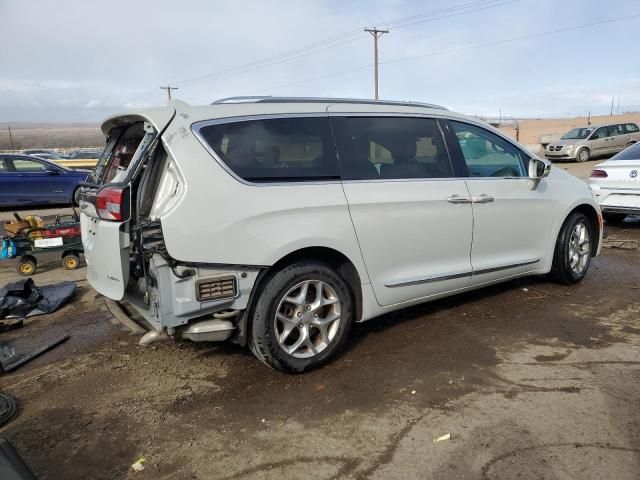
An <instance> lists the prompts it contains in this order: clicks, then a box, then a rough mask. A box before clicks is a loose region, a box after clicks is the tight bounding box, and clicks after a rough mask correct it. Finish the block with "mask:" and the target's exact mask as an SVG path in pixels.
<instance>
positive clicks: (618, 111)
mask: <svg viewBox="0 0 640 480" xmlns="http://www.w3.org/2000/svg"><path fill="white" fill-rule="evenodd" d="M616 115H620V95H618V106H617V107H616Z"/></svg>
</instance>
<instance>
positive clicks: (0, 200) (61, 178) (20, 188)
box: [0, 154, 89, 207]
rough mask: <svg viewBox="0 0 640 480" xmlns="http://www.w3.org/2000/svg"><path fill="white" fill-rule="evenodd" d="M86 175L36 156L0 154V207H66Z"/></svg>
mask: <svg viewBox="0 0 640 480" xmlns="http://www.w3.org/2000/svg"><path fill="white" fill-rule="evenodd" d="M88 174H89V172H88V171H87V170H70V169H68V168H64V167H61V166H59V165H56V164H55V163H53V162H49V161H47V160H44V159H42V158H38V157H32V156H29V155H18V154H0V207H10V206H11V207H13V206H20V205H47V204H63V203H68V204H70V203H71V202H72V201H73V195H74V193H75V190H76V188H77V187H78V184H79V183H81V182H83V181H84V180H85V179H86V178H87V175H88Z"/></svg>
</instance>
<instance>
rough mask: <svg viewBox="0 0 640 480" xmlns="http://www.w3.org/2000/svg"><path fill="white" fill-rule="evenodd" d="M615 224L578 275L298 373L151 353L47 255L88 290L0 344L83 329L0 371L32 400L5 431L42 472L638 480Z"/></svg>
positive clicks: (212, 353) (433, 315) (368, 327)
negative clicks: (580, 278)
mask: <svg viewBox="0 0 640 480" xmlns="http://www.w3.org/2000/svg"><path fill="white" fill-rule="evenodd" d="M607 231H608V238H607V239H606V248H604V249H603V252H602V256H600V257H598V258H596V259H594V261H593V264H592V267H591V270H590V272H589V274H588V276H587V278H586V280H585V281H584V282H583V283H581V284H579V285H575V286H570V287H567V286H560V285H555V284H552V283H549V282H547V281H546V280H545V279H544V278H529V279H524V280H518V281H512V282H510V283H506V284H504V285H500V286H496V287H492V288H486V289H483V290H480V291H476V292H473V293H469V294H465V295H461V296H457V297H453V298H449V299H445V300H441V301H436V302H433V303H430V304H425V305H422V306H419V307H415V308H410V309H407V310H403V311H400V312H396V313H394V314H391V315H387V316H385V317H382V318H379V319H377V320H373V321H370V322H367V323H365V324H359V325H357V326H356V327H355V328H354V331H353V335H352V338H351V341H350V342H349V344H348V347H347V349H346V351H345V352H344V354H343V355H342V356H341V357H340V358H339V359H338V360H337V361H335V362H334V363H332V364H330V365H328V366H327V367H325V368H323V369H321V370H318V371H315V372H311V373H309V374H305V375H296V376H290V375H284V374H281V373H278V372H276V371H273V370H270V369H269V368H267V367H266V366H264V365H263V364H261V363H260V362H259V361H257V360H256V359H255V358H254V357H252V356H251V354H250V353H249V352H248V350H245V349H242V348H239V347H236V346H233V345H227V344H208V345H207V344H204V345H203V344H193V343H188V342H184V343H166V344H157V346H154V347H152V348H142V347H139V346H138V345H137V340H138V338H137V337H136V336H133V335H130V334H129V333H128V332H127V331H125V330H123V329H122V328H121V327H120V326H119V325H118V324H114V323H112V320H111V316H110V315H109V313H108V312H107V311H106V309H105V308H104V304H103V299H102V298H101V297H100V296H99V295H97V294H96V293H95V292H94V291H93V290H92V289H91V288H90V287H89V286H88V284H87V283H86V281H84V280H83V274H84V272H83V270H82V269H80V270H78V271H75V272H65V271H64V270H62V269H60V268H59V267H58V265H57V260H56V259H53V260H52V261H51V262H49V263H46V264H43V265H42V266H41V270H40V272H39V273H37V274H36V275H35V277H34V279H35V280H36V282H38V283H41V284H45V283H51V282H54V281H59V280H61V279H71V280H76V281H77V284H78V287H79V290H78V294H77V296H76V297H75V299H74V300H73V301H72V302H71V303H70V304H68V305H67V306H65V307H64V308H63V309H61V310H60V311H58V312H56V313H55V314H52V315H50V316H46V317H45V316H41V317H33V318H32V319H30V320H28V321H27V323H26V325H25V326H24V327H23V328H22V329H19V330H15V331H13V332H8V333H2V334H0V340H4V341H7V340H12V341H14V342H15V344H16V346H17V347H19V348H34V347H35V346H37V345H40V344H42V343H44V342H45V341H47V340H50V339H52V338H54V337H56V336H57V335H59V334H62V333H64V332H66V331H69V332H70V333H71V335H72V337H71V339H70V340H69V341H68V342H66V343H65V344H63V345H61V346H60V347H58V348H57V349H55V350H53V351H51V352H49V353H47V354H45V355H44V356H42V357H40V358H39V359H37V360H35V361H33V362H32V363H30V364H29V365H27V366H25V367H23V368H21V369H19V370H17V371H16V372H14V373H11V374H5V375H2V376H0V385H1V389H2V390H3V391H6V392H8V393H10V394H11V395H13V396H15V397H16V398H17V399H18V401H19V405H20V407H19V413H18V416H17V417H16V418H15V419H14V420H13V421H11V422H10V423H9V424H8V425H6V426H5V427H3V428H2V429H0V433H1V434H3V435H7V436H8V437H9V438H10V439H11V440H12V442H13V443H14V445H15V446H16V447H17V448H18V449H19V451H20V452H21V453H22V455H23V457H24V458H25V460H26V462H27V463H28V464H29V465H30V466H31V467H32V468H33V470H34V472H35V473H36V475H37V476H38V478H40V479H67V480H71V479H120V478H122V479H128V478H138V479H145V478H148V479H183V478H185V479H214V478H215V479H299V478H314V479H330V478H345V479H365V478H366V479H369V478H371V479H387V478H406V479H413V478H436V479H452V478H474V479H475V478H483V479H513V478H525V479H528V478H532V479H533V478H535V479H539V478H546V479H569V478H581V479H601V478H616V479H632V478H633V479H635V478H638V475H639V473H638V472H640V303H639V302H638V297H639V295H640V268H639V267H640V250H638V249H637V247H638V242H640V220H638V219H636V220H635V221H632V222H627V223H626V224H625V225H623V226H622V227H610V228H608V229H607ZM625 242H626V243H625ZM611 247H622V248H611ZM11 267H12V265H10V264H8V263H0V284H4V283H6V281H8V280H10V279H15V278H17V276H16V275H15V274H14V273H13V271H12V270H11ZM447 433H450V434H451V439H450V440H445V441H442V442H440V443H434V442H433V439H434V438H436V437H439V436H440V435H443V434H447ZM139 458H145V459H146V463H145V469H144V470H143V471H141V472H137V473H136V472H133V471H132V470H131V468H130V466H131V464H132V463H133V462H135V461H136V460H138V459H139Z"/></svg>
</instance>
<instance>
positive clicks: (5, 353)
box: [0, 333, 70, 373]
mask: <svg viewBox="0 0 640 480" xmlns="http://www.w3.org/2000/svg"><path fill="white" fill-rule="evenodd" d="M69 337H70V335H69V334H68V333H67V334H65V335H62V336H61V337H58V338H56V339H55V340H53V341H52V342H49V343H47V344H46V345H44V346H42V347H40V348H38V349H37V350H35V351H33V352H30V353H16V351H15V348H14V347H13V346H12V345H11V344H10V343H8V342H0V372H6V373H8V372H11V371H13V370H15V369H16V368H18V367H21V366H22V365H24V364H25V363H28V362H30V361H31V360H33V359H34V358H36V357H39V356H40V355H42V354H43V353H45V352H46V351H48V350H51V349H52V348H54V347H57V346H58V345H60V344H61V343H63V342H65V341H67V340H68V339H69Z"/></svg>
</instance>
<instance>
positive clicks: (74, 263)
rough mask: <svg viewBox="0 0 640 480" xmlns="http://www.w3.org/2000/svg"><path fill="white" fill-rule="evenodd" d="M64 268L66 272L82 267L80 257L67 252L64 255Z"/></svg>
mask: <svg viewBox="0 0 640 480" xmlns="http://www.w3.org/2000/svg"><path fill="white" fill-rule="evenodd" d="M62 266H63V267H64V268H65V269H66V270H75V269H76V268H78V267H79V266H80V257H79V256H78V255H77V254H76V253H74V252H67V253H65V254H64V255H62Z"/></svg>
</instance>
